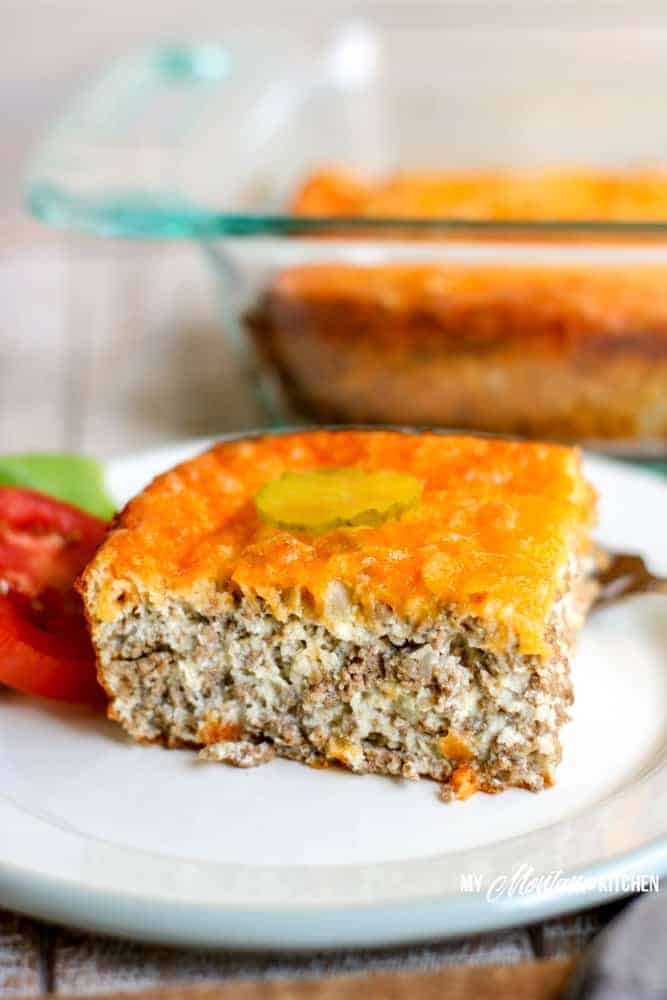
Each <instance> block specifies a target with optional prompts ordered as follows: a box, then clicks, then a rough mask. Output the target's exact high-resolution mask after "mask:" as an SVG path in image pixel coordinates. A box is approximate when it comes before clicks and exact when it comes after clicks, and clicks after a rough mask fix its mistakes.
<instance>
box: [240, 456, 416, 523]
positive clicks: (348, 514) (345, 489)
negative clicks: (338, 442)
mask: <svg viewBox="0 0 667 1000" xmlns="http://www.w3.org/2000/svg"><path fill="white" fill-rule="evenodd" d="M421 492H422V484H421V482H420V481H419V480H418V479H416V478H415V477H414V476H410V475H408V474H407V473H405V472H395V471H393V470H392V469H378V470H376V471H373V472H364V471H363V469H356V468H332V469H316V470H313V471H310V472H285V473H284V474H283V475H282V476H281V477H280V478H279V479H273V480H272V481H271V482H269V483H266V485H265V486H263V487H262V489H261V490H260V491H259V492H258V493H257V495H256V497H255V506H256V507H257V510H258V512H259V515H260V517H261V518H262V520H264V521H266V522H267V523H268V524H271V525H273V526H274V527H277V528H287V529H290V530H292V531H313V532H322V531H331V530H333V529H334V528H343V527H356V526H361V525H377V524H382V522H383V521H387V520H389V519H390V518H394V517H399V516H400V515H401V514H403V513H404V512H405V511H406V510H409V509H410V508H411V507H414V506H415V505H416V504H418V503H419V500H420V498H421Z"/></svg>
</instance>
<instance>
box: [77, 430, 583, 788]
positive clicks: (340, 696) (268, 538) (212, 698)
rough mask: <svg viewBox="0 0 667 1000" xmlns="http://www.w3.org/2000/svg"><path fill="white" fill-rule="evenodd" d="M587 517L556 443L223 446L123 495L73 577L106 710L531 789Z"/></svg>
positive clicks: (180, 729) (381, 767)
mask: <svg viewBox="0 0 667 1000" xmlns="http://www.w3.org/2000/svg"><path fill="white" fill-rule="evenodd" d="M383 484H384V485H383ZM382 489H385V490H386V491H387V496H386V497H385V496H382V494H381V491H382ZM378 491H380V492H378ZM392 491H394V492H392ZM394 497H396V498H400V502H396V503H394V502H393V501H394ZM348 518H349V524H348V523H346V519H348ZM594 518H595V498H594V494H593V491H592V489H591V487H590V486H589V485H588V484H587V482H586V481H585V479H584V478H583V475H582V471H581V466H580V459H579V454H578V452H577V451H576V450H574V449H569V448H565V447H560V446H556V445H544V444H535V443H520V442H515V441H505V440H500V439H491V438H476V437H467V436H466V437H464V436H454V435H452V436H448V435H439V434H435V433H427V432H424V433H410V432H401V431H386V430H346V429H341V430H332V431H330V430H312V431H303V432H299V433H285V434H276V435H270V436H263V437H249V438H244V439H239V440H234V441H228V442H223V443H220V444H218V445H216V446H215V447H213V448H212V449H211V450H210V451H207V452H206V453H204V454H203V455H200V456H199V457H197V458H195V459H193V460H191V461H189V462H186V463H184V464H182V465H180V466H178V467H176V468H175V469H173V470H172V471H170V472H168V473H166V474H165V475H163V476H160V477H159V478H158V479H156V480H155V481H154V482H153V483H152V484H151V485H150V486H149V487H148V488H147V489H146V490H144V491H143V493H141V494H139V496H137V497H136V498H135V499H134V500H132V501H131V502H130V503H129V504H128V505H127V507H126V508H125V510H124V511H123V512H122V514H121V515H120V517H119V518H118V520H117V522H116V524H115V526H114V527H113V529H112V530H111V532H110V534H109V536H108V538H107V540H106V542H105V543H104V544H103V546H102V547H101V549H100V550H99V551H98V553H97V554H96V556H95V558H94V559H93V561H92V562H91V563H90V564H89V566H88V567H87V569H86V570H85V572H84V574H83V577H82V579H81V581H80V589H81V593H82V595H83V598H84V602H85V608H86V614H87V617H88V621H89V625H90V630H91V634H92V638H93V643H94V646H95V649H96V654H97V658H98V671H99V679H100V682H101V684H102V685H103V687H104V688H105V690H106V692H107V694H108V696H109V699H110V705H109V714H110V716H111V717H112V718H114V719H116V720H117V721H118V722H120V723H121V725H122V726H123V727H124V728H125V729H126V730H127V731H128V732H129V733H130V734H131V735H132V736H133V737H134V738H135V739H137V740H141V741H161V742H164V743H166V744H167V745H169V746H179V745H183V744H188V745H193V746H195V747H200V748H202V751H201V753H202V756H204V757H205V758H207V759H215V760H221V761H228V762H230V763H233V764H237V765H239V766H251V765H254V764H259V763H263V762H265V761H267V760H269V759H270V758H271V757H273V756H274V755H275V754H277V755H279V756H281V757H288V758H291V759H294V760H298V761H302V762H304V763H307V764H311V765H313V766H324V765H328V764H333V763H337V764H340V765H344V766H346V767H348V768H350V769H351V770H353V771H357V772H366V773H369V772H370V773H380V774H390V775H403V776H404V777H408V778H418V777H420V776H428V777H431V778H434V779H436V780H437V781H439V782H441V783H442V785H443V797H445V798H447V797H451V796H452V795H458V796H459V797H465V796H466V795H468V794H470V793H471V792H472V791H475V790H477V789H482V790H484V791H491V792H495V791H500V790H502V789H504V788H506V787H509V786H521V787H524V788H529V789H533V790H538V789H541V788H543V787H545V786H546V785H549V784H551V782H552V781H553V777H554V770H555V768H556V765H557V764H558V762H559V760H560V755H561V749H560V742H559V730H560V727H561V726H562V724H563V723H564V722H565V721H566V719H567V715H568V706H569V705H570V703H571V701H572V686H571V681H570V658H571V655H572V646H573V641H574V637H575V634H576V632H577V630H578V629H579V627H580V626H581V624H582V622H583V619H584V616H585V613H586V610H587V608H588V605H589V603H590V601H591V599H592V597H593V595H594V590H595V587H594V584H593V583H592V581H591V576H590V573H591V570H592V565H593V551H592V547H591V541H590V534H589V533H590V530H591V527H592V524H593V522H594ZM364 522H367V523H364ZM292 523H293V524H301V525H305V524H309V525H312V526H311V527H299V528H295V527H290V526H289V525H290V524H292Z"/></svg>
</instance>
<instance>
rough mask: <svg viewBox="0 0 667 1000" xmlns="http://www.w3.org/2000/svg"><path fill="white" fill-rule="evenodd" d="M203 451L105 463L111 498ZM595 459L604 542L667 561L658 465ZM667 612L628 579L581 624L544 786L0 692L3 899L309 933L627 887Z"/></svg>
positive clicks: (645, 857) (287, 937) (234, 941)
mask: <svg viewBox="0 0 667 1000" xmlns="http://www.w3.org/2000/svg"><path fill="white" fill-rule="evenodd" d="M198 448H201V442H200V443H199V444H194V445H193V444H186V445H181V446H178V447H173V448H167V449H162V450H160V451H158V452H150V453H147V454H143V455H138V456H131V457H129V458H125V459H118V460H115V461H113V462H111V463H109V466H108V479H109V483H110V486H111V489H112V491H113V493H114V496H115V497H116V498H117V500H118V501H119V502H121V501H124V500H125V499H127V498H128V497H129V496H131V495H132V494H133V493H134V492H136V491H137V490H138V489H139V488H141V487H142V486H143V485H144V484H145V483H146V482H147V481H148V480H149V479H150V478H151V477H152V476H153V475H155V474H156V473H157V472H159V471H161V470H162V469H164V468H166V467H168V466H170V465H172V464H174V462H176V461H179V460H180V459H182V458H184V457H186V456H187V455H189V454H191V453H193V452H194V451H196V450H198ZM587 467H588V472H589V474H590V476H591V477H592V479H593V481H594V483H595V484H596V486H597V487H598V489H599V491H600V494H601V498H602V501H601V525H600V530H599V538H600V540H601V541H602V542H603V543H604V544H606V545H608V546H610V547H613V548H618V549H626V550H633V551H639V552H641V553H643V554H644V555H645V556H648V557H650V561H651V563H652V565H653V567H654V568H655V570H656V571H659V572H661V573H664V574H667V532H666V530H665V523H666V517H665V514H666V512H667V487H666V486H665V484H664V483H663V482H662V481H660V480H659V479H657V478H653V477H652V476H650V475H648V474H642V473H640V472H636V471H634V470H632V469H630V468H627V467H625V466H622V465H617V464H614V463H612V462H608V461H603V460H601V459H596V458H590V459H589V460H588V461H587ZM666 611H667V601H666V599H665V598H661V597H658V596H653V597H641V598H635V599H633V600H631V601H628V602H626V603H625V604H624V605H621V606H618V607H616V608H613V609H609V610H607V611H605V612H602V613H600V614H598V615H596V616H595V617H594V618H593V619H592V620H591V621H590V622H589V624H588V625H587V626H586V628H585V631H584V633H583V635H582V637H581V642H580V647H579V652H578V655H577V657H576V663H575V666H574V676H575V686H576V705H575V708H574V718H573V721H572V722H571V723H570V724H569V725H568V726H567V727H566V730H565V733H564V744H565V755H564V761H563V764H562V766H561V768H560V771H559V775H558V783H557V785H556V786H555V787H554V788H553V789H550V790H549V791H547V792H543V793H542V794H540V795H532V794H530V793H528V792H523V791H518V790H517V791H514V790H513V791H510V792H506V793H504V794H503V795H499V796H495V797H493V796H485V795H478V796H474V797H473V798H472V799H470V800H468V801H467V802H465V803H454V804H451V805H444V804H443V803H441V802H440V801H439V800H438V796H437V786H436V785H435V784H434V783H432V782H429V781H421V782H417V783H411V782H399V781H396V780H391V779H387V778H381V777H368V776H366V777H358V776H355V775H350V774H347V773H344V772H342V771H341V772H339V771H313V770H311V769H309V768H306V767H301V766H299V765H298V764H294V763H290V762H286V761H276V762H274V763H272V764H270V765H269V766H267V767H264V768H258V769H257V770H251V771H239V770H235V769H233V768H229V767H224V766H221V765H217V764H203V763H201V762H197V761H196V760H195V757H194V755H193V754H192V753H190V752H188V751H174V750H172V751H167V750H164V749H161V748H158V747H140V746H136V745H134V744H132V743H131V742H130V741H129V740H127V739H125V737H124V736H123V734H122V733H121V731H120V730H119V729H118V728H117V727H116V726H115V725H113V724H112V723H110V722H106V721H103V720H101V719H99V718H97V717H94V716H93V715H91V714H89V713H87V712H86V711H84V710H76V709H69V708H64V707H59V706H57V705H54V704H50V703H46V702H39V701H36V700H30V699H27V698H23V697H21V696H19V695H15V694H12V693H10V692H7V691H4V692H3V693H2V694H1V695H0V774H2V786H1V789H0V792H1V794H0V899H1V901H2V903H3V904H4V905H6V906H9V907H13V908H15V909H19V910H23V911H26V912H29V913H31V914H34V915H38V916H42V917H45V918H48V919H52V920H56V921H62V922H67V923H70V924H76V925H80V926H85V927H88V928H94V929H99V930H103V931H109V932H114V933H118V934H126V935H131V936H133V937H143V938H146V939H151V940H155V941H164V942H173V943H180V944H197V945H203V946H226V947H234V948H239V947H247V948H261V947H290V948H291V947H296V948H310V947H334V946H354V945H381V944H390V943H394V942H407V941H415V940H420V939H427V938H432V937H436V936H437V937H442V936H447V935H455V934H461V933H465V932H472V931H481V930H485V929H490V928H494V927H502V926H507V925H510V924H513V923H522V922H526V921H529V920H534V919H538V918H542V917H545V916H547V915H551V914H555V913H558V912H561V911H564V910H568V909H574V908H576V907H582V906H586V905H590V904H593V903H595V902H597V901H600V900H605V899H610V898H612V897H613V896H615V895H620V894H623V893H624V892H627V891H628V889H630V888H632V884H631V883H630V882H628V877H630V876H634V875H637V874H639V873H643V874H644V875H660V874H663V873H665V872H667V615H666V613H665V612H666ZM529 870H532V874H533V875H537V874H540V875H543V876H546V878H545V880H544V881H542V882H538V883H535V882H529V881H528V880H527V878H526V875H527V872H528V871H529ZM558 872H560V875H558V874H557V873H558ZM573 876H577V877H576V878H575V877H573ZM579 876H580V877H579ZM470 877H472V879H473V881H472V882H469V883H468V886H469V887H470V886H471V885H472V886H474V885H478V886H480V887H481V888H480V889H479V891H472V892H470V891H465V885H464V882H465V880H466V878H467V879H470ZM475 878H477V879H481V883H475V882H474V879H475ZM462 879H463V882H462ZM489 890H490V891H489Z"/></svg>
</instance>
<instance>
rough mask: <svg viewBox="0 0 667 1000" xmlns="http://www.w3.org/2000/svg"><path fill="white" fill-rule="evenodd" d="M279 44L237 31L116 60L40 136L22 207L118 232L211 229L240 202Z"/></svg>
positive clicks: (203, 232) (170, 233)
mask: <svg viewBox="0 0 667 1000" xmlns="http://www.w3.org/2000/svg"><path fill="white" fill-rule="evenodd" d="M280 49H281V47H280V46H276V44H275V39H267V38H264V39H263V40H262V38H261V36H258V35H256V34H254V33H241V34H239V36H237V37H235V38H232V39H230V40H228V41H227V42H225V44H216V43H207V44H200V45H190V44H182V45H179V44H173V45H165V46H160V47H156V48H153V49H148V50H146V51H143V52H139V53H137V54H135V55H133V56H130V57H128V58H126V59H123V60H121V61H119V62H118V63H116V64H115V65H112V66H111V68H110V69H109V70H107V71H106V72H104V73H102V74H101V75H100V76H99V77H98V78H97V79H96V80H93V82H92V83H91V84H89V85H88V86H87V87H85V88H84V89H83V91H82V92H81V93H80V94H79V95H77V96H76V97H75V98H74V100H73V101H72V102H71V104H70V106H69V107H68V108H66V109H65V111H64V112H63V113H62V114H61V115H60V116H59V117H58V118H57V119H56V120H55V121H54V122H53V123H52V124H51V126H50V128H49V129H48V131H47V133H46V135H45V136H44V138H43V140H42V142H41V143H40V144H39V146H38V148H37V151H36V153H35V155H34V158H33V160H32V162H31V163H30V164H29V168H28V176H27V181H26V188H25V196H26V200H27V204H28V207H29V209H30V210H31V212H33V214H35V215H36V216H37V217H39V218H41V219H43V220H44V221H46V222H49V223H53V224H56V225H61V226H70V227H74V228H78V229H84V230H88V231H93V232H97V233H104V234H110V235H117V236H129V237H150V238H155V237H183V236H188V237H193V236H194V237H201V238H206V237H207V236H209V235H212V233H213V232H214V231H215V230H216V228H217V225H216V223H218V224H219V213H222V212H223V211H224V209H225V207H226V206H229V205H238V203H239V185H240V183H241V179H242V171H243V157H240V158H239V157H238V155H237V150H238V148H239V145H240V143H241V141H242V137H243V135H244V134H245V132H246V128H244V123H246V125H247V117H248V109H249V107H252V106H253V103H254V99H256V97H257V95H258V94H260V93H261V90H262V88H263V87H265V86H266V83H267V81H268V80H270V79H271V78H272V74H275V73H277V72H278V67H279V66H280V65H284V59H285V52H284V47H283V49H282V51H278V50H280ZM296 58H297V61H298V55H297V56H296ZM230 143H233V144H234V145H233V147H231V148H233V149H234V156H230V155H229V149H230ZM225 150H227V155H224V153H225ZM205 206H208V207H205ZM211 206H214V208H213V210H212V209H211Z"/></svg>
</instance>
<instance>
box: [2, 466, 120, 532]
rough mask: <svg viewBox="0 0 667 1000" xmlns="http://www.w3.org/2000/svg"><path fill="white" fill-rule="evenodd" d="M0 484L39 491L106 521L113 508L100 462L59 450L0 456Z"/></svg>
mask: <svg viewBox="0 0 667 1000" xmlns="http://www.w3.org/2000/svg"><path fill="white" fill-rule="evenodd" d="M0 486H20V487H23V488H25V489H29V490H38V491H39V492H40V493H47V494H48V495H49V496H52V497H56V498H57V499H58V500H64V501H66V503H71V504H72V505H73V506H74V507H81V508H82V509H83V510H87V511H88V512H89V513H90V514H95V515H96V516H97V517H101V518H104V520H109V519H110V518H111V517H112V516H113V514H114V512H115V508H114V505H113V503H112V502H111V499H110V497H109V495H108V493H107V491H106V487H105V485H104V475H103V473H102V468H101V466H100V464H99V462H96V461H95V460H94V459H92V458H86V457H85V456H83V455H68V454H58V453H44V454H27V455H6V456H4V457H2V456H0Z"/></svg>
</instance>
